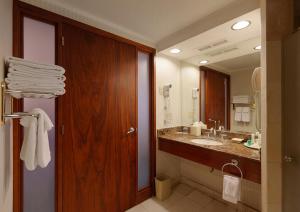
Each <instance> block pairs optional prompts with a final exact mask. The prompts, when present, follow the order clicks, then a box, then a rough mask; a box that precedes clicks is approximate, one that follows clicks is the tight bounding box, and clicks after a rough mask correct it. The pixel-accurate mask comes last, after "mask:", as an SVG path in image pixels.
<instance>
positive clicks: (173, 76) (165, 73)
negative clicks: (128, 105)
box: [155, 55, 181, 129]
mask: <svg viewBox="0 0 300 212" xmlns="http://www.w3.org/2000/svg"><path fill="white" fill-rule="evenodd" d="M155 62H156V127H157V129H161V128H166V127H174V126H180V125H181V83H180V81H181V80H180V79H181V75H180V61H178V60H176V59H173V58H170V57H167V56H164V55H157V56H156V61H155ZM167 84H171V85H172V88H170V97H169V98H168V99H166V98H164V97H163V95H162V92H161V91H162V87H163V86H164V85H167ZM166 101H169V107H168V108H167V109H164V106H165V104H166ZM165 120H166V121H167V122H166V123H164V121H165Z"/></svg>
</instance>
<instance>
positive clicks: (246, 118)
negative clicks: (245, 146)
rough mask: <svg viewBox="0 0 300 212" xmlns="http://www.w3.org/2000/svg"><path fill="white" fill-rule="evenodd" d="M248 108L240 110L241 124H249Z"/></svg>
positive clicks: (249, 114)
mask: <svg viewBox="0 0 300 212" xmlns="http://www.w3.org/2000/svg"><path fill="white" fill-rule="evenodd" d="M250 116H251V113H250V107H243V110H242V121H243V122H250Z"/></svg>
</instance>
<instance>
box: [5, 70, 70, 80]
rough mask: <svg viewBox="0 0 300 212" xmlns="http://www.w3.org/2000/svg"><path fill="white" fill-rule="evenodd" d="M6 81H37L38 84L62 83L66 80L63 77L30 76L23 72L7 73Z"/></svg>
mask: <svg viewBox="0 0 300 212" xmlns="http://www.w3.org/2000/svg"><path fill="white" fill-rule="evenodd" d="M7 79H9V80H10V81H11V79H14V80H26V81H36V80H39V81H40V82H44V81H45V82H49V81H53V82H64V81H65V80H66V77H65V75H60V76H40V75H34V76H33V75H32V74H30V73H24V72H13V73H12V72H8V73H7Z"/></svg>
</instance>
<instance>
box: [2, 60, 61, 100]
mask: <svg viewBox="0 0 300 212" xmlns="http://www.w3.org/2000/svg"><path fill="white" fill-rule="evenodd" d="M5 64H6V66H7V67H8V73H7V78H5V82H6V84H7V87H8V89H10V90H20V91H23V92H24V93H23V94H22V95H20V94H18V93H14V94H12V95H13V96H14V97H15V98H21V97H27V98H52V97H55V96H58V95H63V94H64V93H65V92H66V91H65V83H64V81H65V80H66V77H65V75H64V73H65V69H64V68H62V67H60V66H57V65H49V64H41V63H35V62H31V61H27V60H24V59H21V58H16V57H8V58H6V59H5Z"/></svg>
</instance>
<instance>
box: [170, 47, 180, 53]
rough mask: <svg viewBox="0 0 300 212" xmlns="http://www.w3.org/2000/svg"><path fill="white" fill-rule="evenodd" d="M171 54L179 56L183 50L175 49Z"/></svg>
mask: <svg viewBox="0 0 300 212" xmlns="http://www.w3.org/2000/svg"><path fill="white" fill-rule="evenodd" d="M170 52H171V53H172V54H178V53H179V52H181V50H180V49H176V48H175V49H171V50H170Z"/></svg>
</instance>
